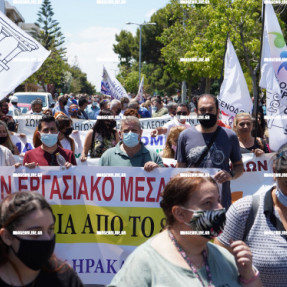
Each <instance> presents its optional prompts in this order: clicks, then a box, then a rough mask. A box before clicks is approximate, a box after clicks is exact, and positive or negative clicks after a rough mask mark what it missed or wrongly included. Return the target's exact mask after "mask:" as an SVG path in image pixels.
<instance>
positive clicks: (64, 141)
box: [60, 138, 72, 150]
mask: <svg viewBox="0 0 287 287" xmlns="http://www.w3.org/2000/svg"><path fill="white" fill-rule="evenodd" d="M60 142H61V145H62V147H63V149H68V150H72V147H71V144H70V142H69V141H68V140H67V139H66V138H63V139H62V140H60Z"/></svg>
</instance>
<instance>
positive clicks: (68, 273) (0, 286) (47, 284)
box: [0, 264, 84, 287]
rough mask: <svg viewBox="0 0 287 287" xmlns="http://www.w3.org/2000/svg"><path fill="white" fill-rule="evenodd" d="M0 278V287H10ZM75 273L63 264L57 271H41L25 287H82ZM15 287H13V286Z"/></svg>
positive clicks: (10, 286)
mask: <svg viewBox="0 0 287 287" xmlns="http://www.w3.org/2000/svg"><path fill="white" fill-rule="evenodd" d="M12 286H14V285H9V284H7V283H6V282H4V281H3V280H2V279H1V278H0V287H12ZM83 286H84V285H83V283H82V282H81V280H80V278H79V277H78V275H77V273H76V272H75V271H74V270H73V268H71V267H70V266H68V265H67V264H65V265H64V266H63V267H62V268H61V269H60V270H59V271H55V272H54V271H45V270H41V271H40V273H39V275H38V276H37V278H36V279H35V280H34V281H33V282H31V283H29V284H27V285H25V287H83ZM14 287H15V286H14ZM19 287H20V286H19Z"/></svg>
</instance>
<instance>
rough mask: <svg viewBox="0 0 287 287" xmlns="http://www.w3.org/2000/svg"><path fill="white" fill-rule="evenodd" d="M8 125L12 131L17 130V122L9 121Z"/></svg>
mask: <svg viewBox="0 0 287 287" xmlns="http://www.w3.org/2000/svg"><path fill="white" fill-rule="evenodd" d="M7 127H8V130H9V131H10V132H15V130H16V124H15V123H12V122H11V123H8V124H7Z"/></svg>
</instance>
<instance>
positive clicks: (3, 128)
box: [0, 121, 20, 155]
mask: <svg viewBox="0 0 287 287" xmlns="http://www.w3.org/2000/svg"><path fill="white" fill-rule="evenodd" d="M0 145H3V146H5V147H6V148H8V149H9V150H10V151H11V152H12V154H15V155H19V154H20V152H19V150H18V148H17V147H16V146H15V145H14V144H13V143H12V141H11V138H10V134H9V130H8V127H7V125H6V124H5V122H3V121H0Z"/></svg>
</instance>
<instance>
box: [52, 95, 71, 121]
mask: <svg viewBox="0 0 287 287" xmlns="http://www.w3.org/2000/svg"><path fill="white" fill-rule="evenodd" d="M67 103H68V99H67V97H65V96H64V95H62V96H60V97H59V98H58V104H59V105H58V106H56V107H55V108H53V110H52V112H53V115H54V114H55V113H56V112H63V113H64V114H66V115H67V116H68V115H69V113H68V109H67V106H66V105H67Z"/></svg>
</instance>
